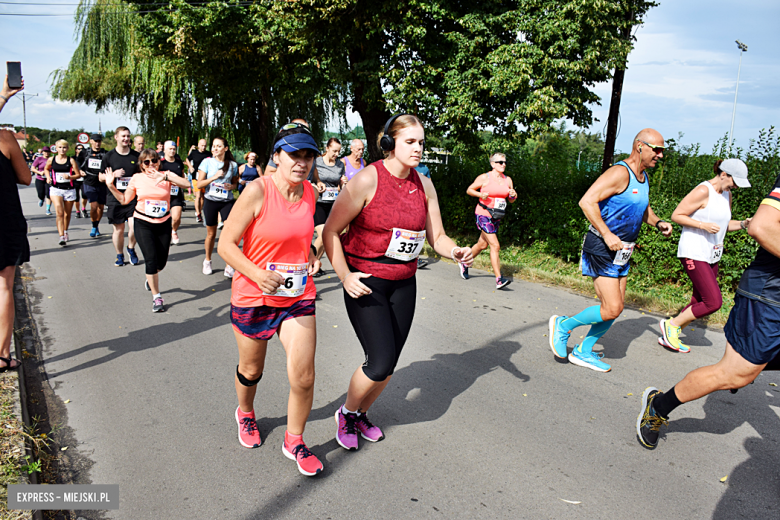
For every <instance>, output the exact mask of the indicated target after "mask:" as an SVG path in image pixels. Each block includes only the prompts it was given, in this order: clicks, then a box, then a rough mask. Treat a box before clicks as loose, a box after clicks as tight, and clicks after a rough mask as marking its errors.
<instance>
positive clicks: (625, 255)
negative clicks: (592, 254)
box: [612, 242, 636, 265]
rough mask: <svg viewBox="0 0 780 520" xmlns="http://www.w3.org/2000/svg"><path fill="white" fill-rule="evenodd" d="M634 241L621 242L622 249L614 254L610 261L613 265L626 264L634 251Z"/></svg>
mask: <svg viewBox="0 0 780 520" xmlns="http://www.w3.org/2000/svg"><path fill="white" fill-rule="evenodd" d="M635 245H636V243H635V242H623V249H621V250H620V251H618V252H617V253H616V254H615V259H614V260H613V261H612V263H613V264H614V265H626V264H627V263H628V261H629V260H630V259H631V254H632V253H633V252H634V246H635Z"/></svg>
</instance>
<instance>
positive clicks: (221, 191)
mask: <svg viewBox="0 0 780 520" xmlns="http://www.w3.org/2000/svg"><path fill="white" fill-rule="evenodd" d="M209 195H211V196H212V197H214V198H217V199H222V200H227V198H228V190H226V189H225V185H224V184H223V183H220V182H212V183H211V184H209Z"/></svg>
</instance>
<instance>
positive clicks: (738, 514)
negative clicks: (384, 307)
mask: <svg viewBox="0 0 780 520" xmlns="http://www.w3.org/2000/svg"><path fill="white" fill-rule="evenodd" d="M759 378H760V376H759ZM759 381H760V379H757V380H756V383H755V384H754V385H748V386H747V387H745V388H742V389H741V390H740V391H739V393H737V394H731V393H729V392H727V391H722V392H715V393H713V394H710V395H708V396H707V398H706V401H705V403H704V407H703V408H704V413H705V416H704V419H692V418H684V419H680V420H676V421H674V420H673V421H670V422H669V429H668V430H667V435H668V434H669V433H672V432H686V433H694V432H703V433H712V434H716V435H724V434H727V433H730V432H733V431H734V430H736V429H737V428H740V427H741V426H743V425H744V424H745V423H747V424H749V425H750V426H751V427H752V428H753V429H754V430H755V431H756V432H758V434H759V435H760V437H751V438H749V439H745V443H744V446H745V449H746V450H747V451H748V453H749V454H750V458H749V459H748V460H746V461H744V462H742V463H740V464H739V465H737V467H736V468H734V469H733V470H732V471H731V473H730V474H729V475H728V477H729V478H728V481H727V483H726V484H725V485H726V486H727V489H726V492H725V493H724V494H723V496H722V497H721V499H720V501H719V502H718V505H717V507H716V509H715V512H714V513H713V516H712V517H713V518H714V519H719V520H720V519H722V520H731V519H733V518H751V519H753V518H780V453H778V449H777V444H778V441H780V419H778V415H777V413H776V412H775V411H774V410H773V409H772V408H771V406H770V404H776V405H777V406H780V391H778V390H774V389H772V390H767V386H766V383H764V384H761V383H760V382H759ZM767 391H769V392H770V395H773V396H774V399H772V398H771V397H769V396H767V395H766V394H765V393H764V392H767ZM746 401H747V402H749V403H750V405H748V406H745V405H744V403H745V402H746ZM678 464H679V463H678ZM727 473H728V472H727V471H725V470H724V471H723V475H713V479H715V478H718V479H719V478H721V477H722V476H724V475H726V474H727ZM772 511H774V513H772Z"/></svg>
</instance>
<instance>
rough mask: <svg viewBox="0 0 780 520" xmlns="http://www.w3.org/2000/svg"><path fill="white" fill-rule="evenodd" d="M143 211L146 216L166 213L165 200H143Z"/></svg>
mask: <svg viewBox="0 0 780 520" xmlns="http://www.w3.org/2000/svg"><path fill="white" fill-rule="evenodd" d="M144 213H145V214H146V216H147V217H153V218H158V217H162V216H163V215H165V214H166V213H168V201H167V200H147V201H144Z"/></svg>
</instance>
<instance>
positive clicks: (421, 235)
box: [385, 228, 425, 262]
mask: <svg viewBox="0 0 780 520" xmlns="http://www.w3.org/2000/svg"><path fill="white" fill-rule="evenodd" d="M423 242H425V231H409V230H408V229H399V228H393V237H392V238H391V239H390V245H389V246H387V251H386V252H385V256H386V257H388V258H395V259H396V260H403V261H404V262H410V261H412V260H414V259H415V258H417V255H419V254H420V251H422V248H423Z"/></svg>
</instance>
